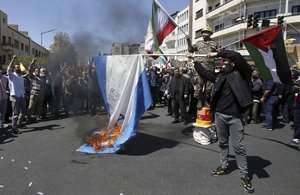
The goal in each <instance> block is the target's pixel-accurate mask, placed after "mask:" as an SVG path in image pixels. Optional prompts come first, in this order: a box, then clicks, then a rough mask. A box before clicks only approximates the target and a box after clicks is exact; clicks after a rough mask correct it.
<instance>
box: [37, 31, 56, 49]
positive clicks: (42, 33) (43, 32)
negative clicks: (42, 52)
mask: <svg viewBox="0 0 300 195" xmlns="http://www.w3.org/2000/svg"><path fill="white" fill-rule="evenodd" d="M55 30H57V29H56V28H55V29H51V30H46V31H43V30H41V46H43V35H44V34H46V33H49V32H52V31H55Z"/></svg>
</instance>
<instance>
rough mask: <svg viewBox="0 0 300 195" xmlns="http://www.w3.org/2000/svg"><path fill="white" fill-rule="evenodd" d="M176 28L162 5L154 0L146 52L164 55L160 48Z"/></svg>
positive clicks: (146, 37)
mask: <svg viewBox="0 0 300 195" xmlns="http://www.w3.org/2000/svg"><path fill="white" fill-rule="evenodd" d="M176 26H177V25H176V23H175V22H174V21H173V19H172V18H171V16H170V15H169V14H168V13H167V12H166V10H165V9H164V8H163V7H162V6H161V5H160V3H159V2H158V1H157V0H153V3H152V15H151V17H150V21H149V25H148V29H147V33H146V35H145V50H146V51H147V53H149V54H152V53H162V52H161V50H160V48H159V46H160V45H161V44H162V42H163V40H164V39H165V38H166V37H167V36H168V35H169V34H170V33H171V32H172V31H173V30H174V29H175V28H176Z"/></svg>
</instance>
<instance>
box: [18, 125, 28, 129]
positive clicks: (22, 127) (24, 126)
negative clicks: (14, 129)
mask: <svg viewBox="0 0 300 195" xmlns="http://www.w3.org/2000/svg"><path fill="white" fill-rule="evenodd" d="M18 127H19V128H20V129H26V128H27V126H26V125H24V124H19V125H18Z"/></svg>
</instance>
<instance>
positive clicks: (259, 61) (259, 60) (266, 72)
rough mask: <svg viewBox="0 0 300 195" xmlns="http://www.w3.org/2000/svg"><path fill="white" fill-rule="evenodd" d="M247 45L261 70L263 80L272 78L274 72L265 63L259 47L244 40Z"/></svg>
mask: <svg viewBox="0 0 300 195" xmlns="http://www.w3.org/2000/svg"><path fill="white" fill-rule="evenodd" d="M243 43H244V45H245V47H246V48H247V50H248V52H249V54H250V56H251V58H252V60H253V61H254V63H255V65H256V67H257V69H258V70H259V73H260V76H261V78H262V79H263V80H265V81H267V80H272V79H273V77H272V74H271V72H270V69H269V68H268V67H267V65H266V64H265V61H264V58H263V56H262V55H261V53H260V52H259V50H258V48H257V47H256V46H254V45H252V44H251V43H249V42H248V41H244V42H243Z"/></svg>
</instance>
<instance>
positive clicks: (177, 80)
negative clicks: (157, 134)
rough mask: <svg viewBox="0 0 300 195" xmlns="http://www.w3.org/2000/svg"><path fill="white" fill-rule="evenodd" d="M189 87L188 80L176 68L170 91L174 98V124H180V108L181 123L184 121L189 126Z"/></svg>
mask: <svg viewBox="0 0 300 195" xmlns="http://www.w3.org/2000/svg"><path fill="white" fill-rule="evenodd" d="M188 86H189V82H188V80H187V79H186V78H185V77H183V76H182V75H181V74H180V70H179V68H176V69H175V70H174V76H173V77H172V79H171V81H170V85H169V89H168V91H169V93H170V96H171V98H172V105H173V112H174V115H175V120H174V121H173V122H172V123H179V122H180V120H179V110H178V108H180V114H181V121H184V124H185V125H187V117H186V104H185V99H187V98H188V93H189V91H188V90H189V89H188Z"/></svg>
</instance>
